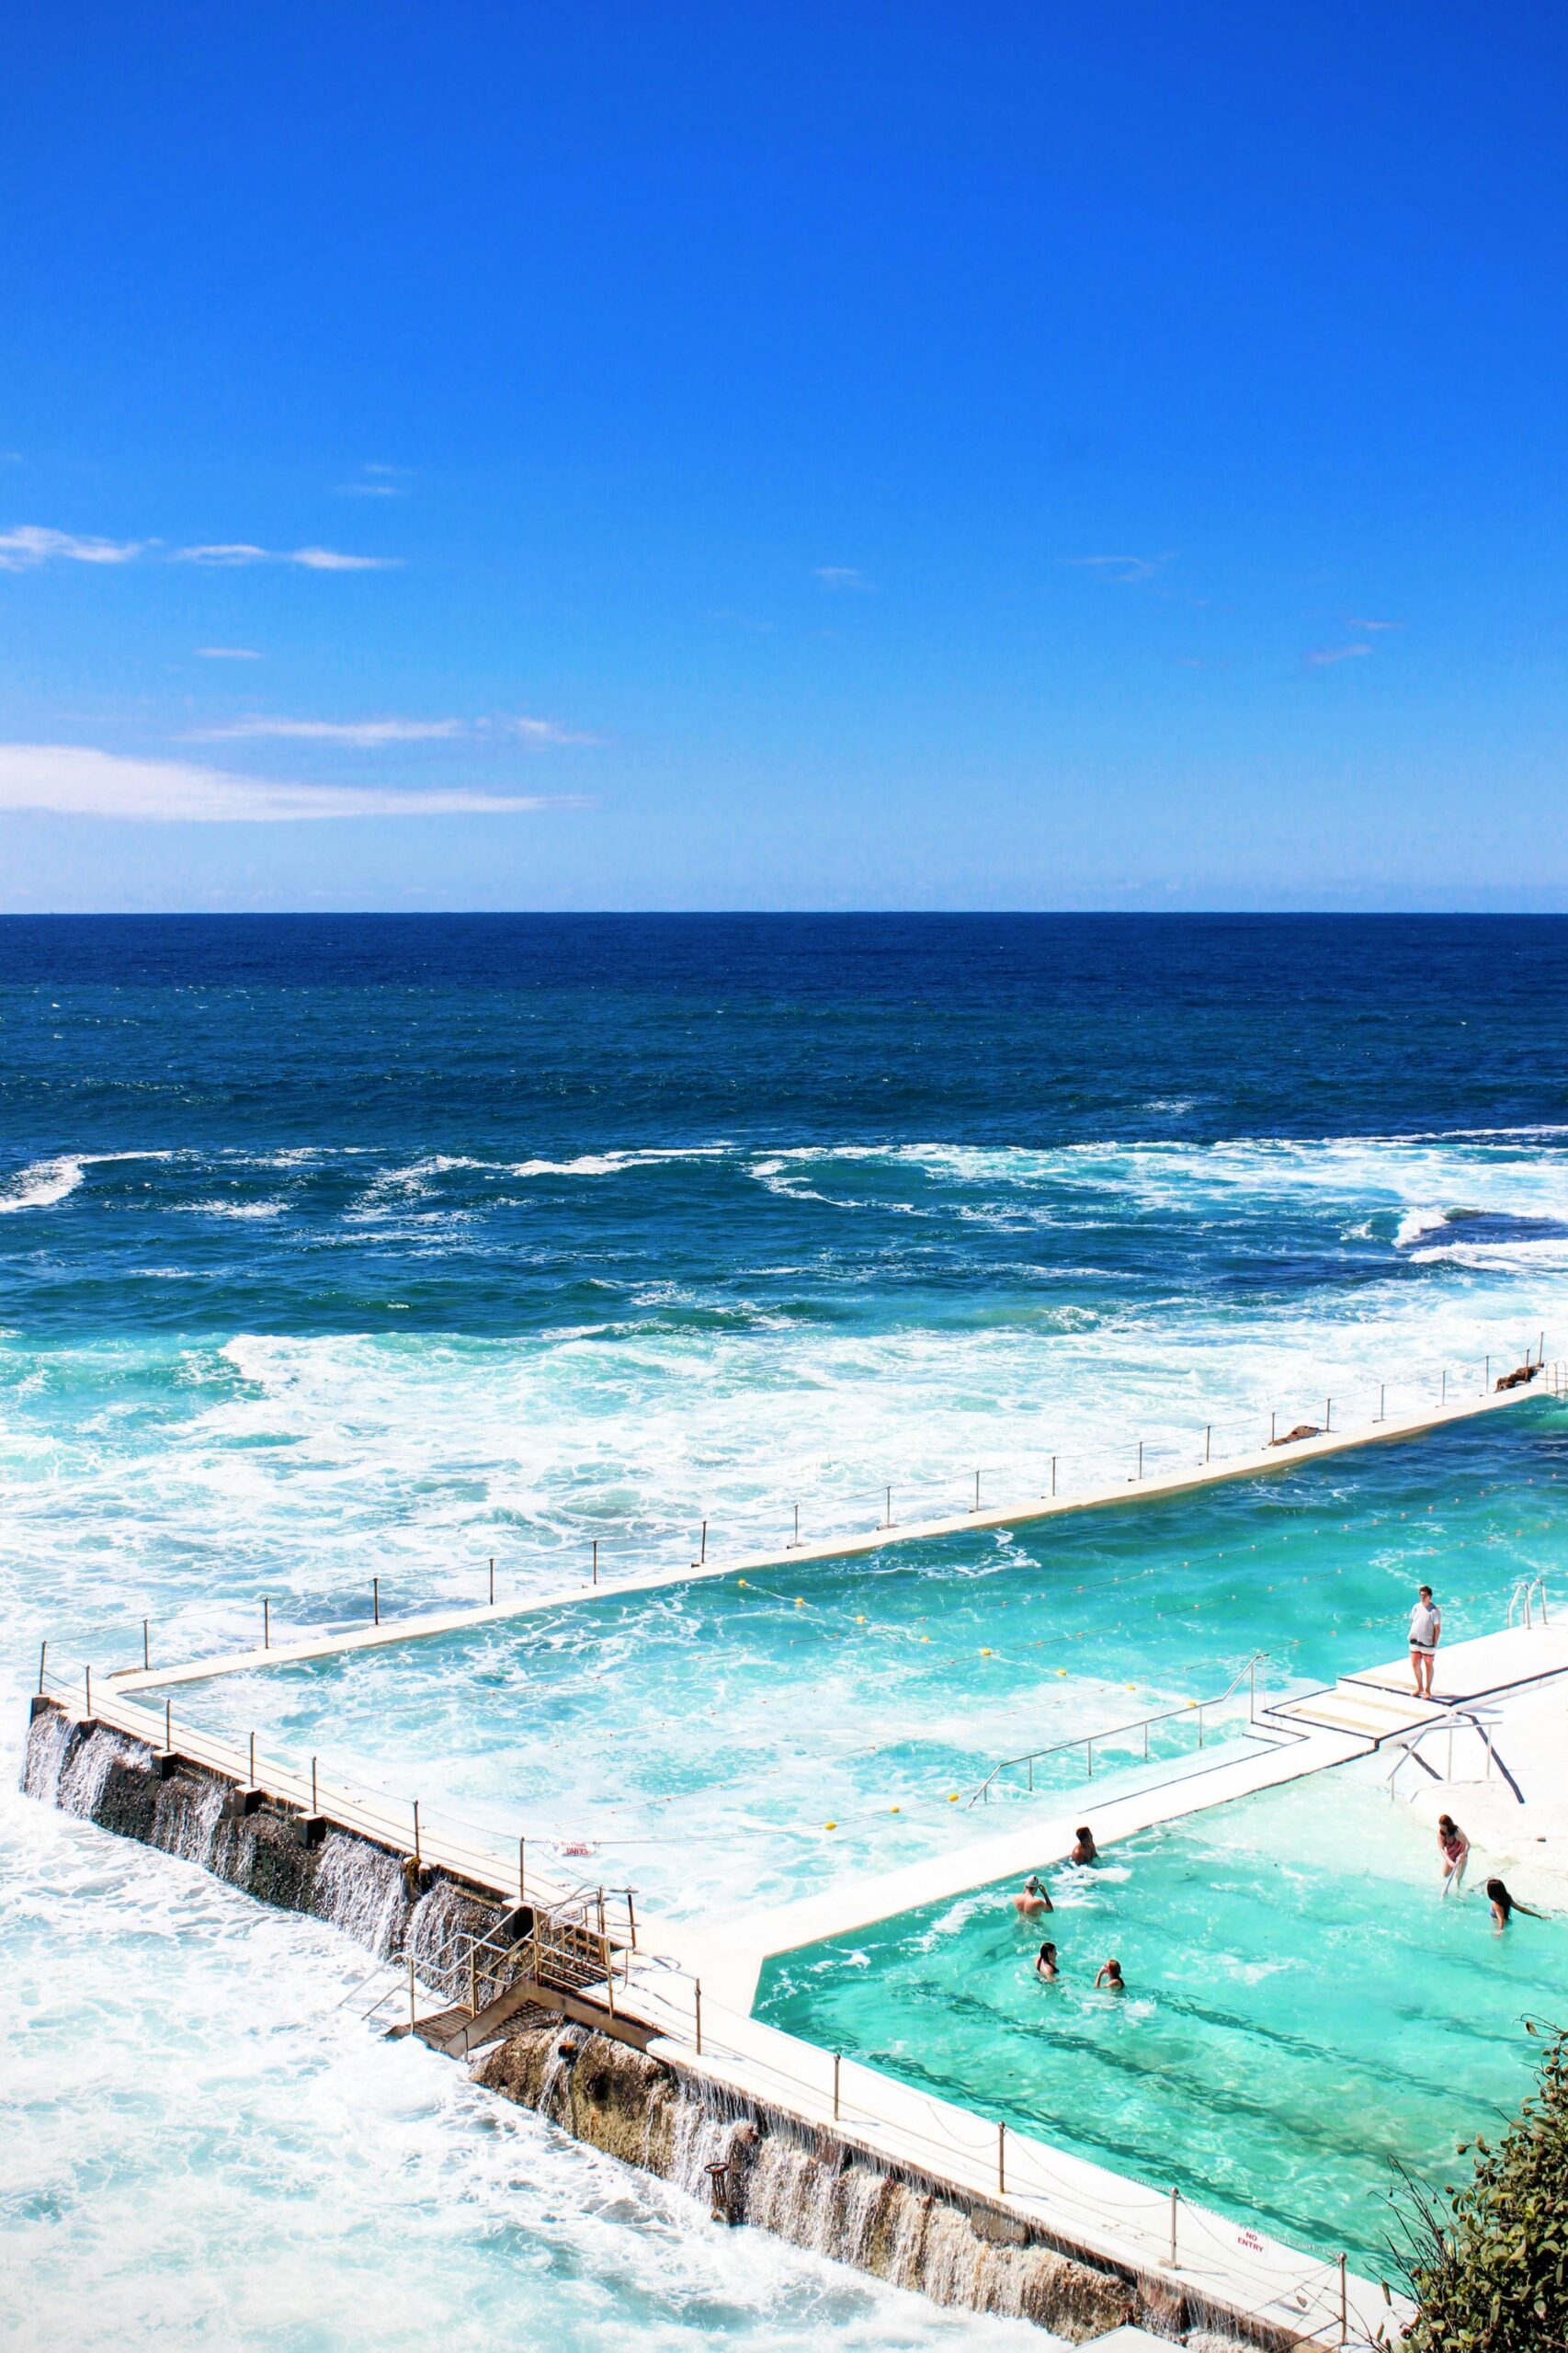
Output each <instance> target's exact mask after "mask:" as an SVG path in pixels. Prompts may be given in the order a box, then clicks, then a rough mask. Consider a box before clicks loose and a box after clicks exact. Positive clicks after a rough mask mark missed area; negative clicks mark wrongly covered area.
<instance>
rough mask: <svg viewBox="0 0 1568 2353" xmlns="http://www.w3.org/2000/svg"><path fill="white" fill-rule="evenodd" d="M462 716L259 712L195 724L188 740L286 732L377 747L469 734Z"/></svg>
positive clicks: (295, 737)
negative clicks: (210, 723)
mask: <svg viewBox="0 0 1568 2353" xmlns="http://www.w3.org/2000/svg"><path fill="white" fill-rule="evenodd" d="M467 732H468V730H467V726H466V723H465V722H464V721H462V720H460V719H268V718H267V717H265V716H264V715H263V714H261V713H260V712H256V713H255V714H253V715H251V716H249V717H246V718H244V719H231V720H230V721H229V722H227V723H226V724H225V725H224V726H222V727H192V728H190V729H188V730H187V734H186V739H185V740H186V742H187V744H224V743H233V742H239V741H243V740H244V739H245V738H247V737H254V736H258V735H277V736H282V737H284V738H286V739H289V740H290V741H292V742H296V743H308V744H356V745H362V746H365V747H368V748H373V747H374V746H375V745H381V744H429V743H434V742H436V741H437V740H439V739H441V738H443V737H447V738H449V737H451V736H453V735H462V734H466V733H467Z"/></svg>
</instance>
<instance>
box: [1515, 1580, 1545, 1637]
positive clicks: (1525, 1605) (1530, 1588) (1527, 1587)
mask: <svg viewBox="0 0 1568 2353" xmlns="http://www.w3.org/2000/svg"><path fill="white" fill-rule="evenodd" d="M1538 1594H1539V1595H1540V1622H1541V1624H1542V1625H1543V1626H1544V1625H1545V1624H1546V1622H1547V1617H1546V1579H1545V1578H1544V1577H1521V1578H1520V1579H1519V1582H1518V1584H1517V1586H1515V1587H1514V1590H1513V1594H1512V1597H1510V1599H1509V1602H1508V1623H1509V1625H1510V1626H1511V1625H1512V1624H1513V1623H1514V1613H1515V1611H1516V1610H1517V1611H1519V1613H1520V1614H1521V1615H1522V1617H1523V1619H1524V1622H1525V1624H1526V1626H1527V1627H1530V1626H1533V1625H1534V1623H1535V1620H1534V1617H1533V1616H1532V1614H1531V1611H1532V1605H1533V1603H1534V1601H1535V1597H1536V1596H1537V1595H1538Z"/></svg>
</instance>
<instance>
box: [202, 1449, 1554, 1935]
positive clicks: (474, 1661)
mask: <svg viewBox="0 0 1568 2353" xmlns="http://www.w3.org/2000/svg"><path fill="white" fill-rule="evenodd" d="M1565 1427H1568V1416H1565V1415H1563V1414H1562V1411H1561V1409H1557V1408H1552V1407H1550V1406H1545V1405H1543V1406H1542V1407H1541V1408H1540V1409H1537V1408H1533V1407H1532V1408H1531V1409H1530V1410H1529V1413H1528V1415H1520V1416H1519V1417H1517V1419H1511V1420H1510V1421H1509V1423H1508V1424H1507V1425H1506V1426H1502V1427H1500V1426H1499V1425H1497V1424H1495V1423H1489V1424H1478V1425H1472V1426H1469V1427H1463V1426H1460V1427H1451V1428H1449V1429H1447V1430H1443V1431H1439V1432H1436V1433H1434V1434H1433V1435H1431V1436H1430V1437H1428V1438H1424V1439H1422V1440H1420V1441H1418V1442H1415V1443H1411V1444H1406V1445H1401V1446H1392V1447H1389V1448H1387V1449H1373V1450H1370V1451H1369V1452H1366V1453H1363V1454H1358V1455H1351V1456H1344V1457H1339V1458H1336V1459H1333V1460H1330V1461H1322V1462H1319V1463H1316V1464H1310V1465H1301V1466H1300V1467H1299V1468H1297V1469H1295V1470H1293V1471H1282V1472H1280V1473H1278V1475H1277V1476H1274V1477H1271V1478H1267V1479H1263V1480H1252V1481H1247V1482H1244V1483H1237V1484H1235V1485H1233V1486H1225V1487H1219V1488H1214V1489H1210V1490H1208V1491H1205V1492H1204V1493H1202V1494H1199V1495H1189V1496H1185V1497H1177V1498H1172V1499H1171V1500H1169V1501H1167V1502H1165V1503H1158V1504H1153V1505H1150V1506H1144V1507H1142V1508H1141V1509H1139V1510H1136V1511H1109V1512H1102V1513H1097V1514H1091V1515H1085V1517H1083V1518H1074V1519H1070V1520H1064V1521H1058V1522H1055V1523H1052V1524H1050V1525H1047V1526H1037V1527H1035V1528H1032V1529H1023V1530H1019V1531H1017V1532H1016V1533H1014V1534H1011V1535H1010V1534H1007V1533H1006V1532H1003V1533H1002V1534H1000V1535H997V1534H989V1533H988V1534H985V1535H981V1534H979V1533H977V1534H976V1535H975V1536H973V1537H961V1536H960V1537H956V1538H952V1539H949V1540H943V1541H941V1542H935V1543H931V1544H928V1545H925V1546H920V1547H911V1548H908V1549H907V1550H903V1549H901V1550H898V1551H894V1552H888V1553H886V1554H884V1555H882V1556H881V1557H876V1558H869V1559H860V1560H856V1561H849V1562H827V1563H813V1564H811V1565H810V1566H805V1567H802V1568H801V1569H799V1570H797V1571H794V1572H777V1571H776V1572H772V1573H769V1574H759V1575H757V1576H756V1577H753V1578H749V1579H747V1580H746V1581H745V1582H744V1584H742V1583H741V1582H740V1581H738V1580H735V1579H725V1580H721V1581H715V1582H712V1583H709V1584H695V1585H691V1586H676V1587H672V1588H669V1589H667V1590H665V1591H664V1592H661V1593H658V1594H654V1595H638V1596H629V1597H626V1598H624V1599H619V1600H618V1599H617V1598H616V1597H615V1596H614V1594H613V1592H610V1591H608V1590H607V1591H606V1593H605V1594H604V1596H603V1597H602V1598H599V1599H597V1600H594V1601H592V1602H588V1603H585V1604H581V1605H577V1606H574V1607H573V1608H564V1609H555V1610H551V1611H545V1612H542V1613H540V1615H539V1616H537V1617H530V1618H526V1619H520V1620H516V1621H514V1622H511V1623H504V1624H495V1625H489V1626H485V1627H483V1628H480V1629H477V1630H475V1631H472V1632H469V1633H464V1634H461V1635H454V1636H451V1637H443V1638H441V1639H439V1640H436V1641H430V1642H421V1643H414V1644H410V1645H409V1646H408V1647H407V1648H406V1649H401V1648H397V1647H392V1648H390V1649H384V1650H381V1651H371V1652H363V1653H358V1654H348V1655H347V1656H340V1657H335V1658H328V1659H324V1660H319V1661H316V1662H312V1663H309V1664H305V1665H295V1666H280V1667H278V1668H274V1669H271V1670H268V1671H266V1672H262V1673H257V1674H252V1675H245V1676H241V1677H226V1678H221V1679H218V1680H215V1681H213V1682H211V1683H210V1684H206V1685H196V1686H191V1687H186V1688H182V1689H181V1690H179V1691H178V1692H176V1694H175V1705H176V1717H177V1718H180V1719H183V1720H186V1721H188V1722H193V1723H197V1724H200V1725H202V1726H205V1727H206V1728H208V1729H210V1730H213V1731H221V1732H224V1733H229V1734H230V1735H233V1736H239V1737H243V1736H244V1734H245V1733H248V1732H250V1731H255V1732H256V1734H257V1738H258V1742H259V1743H260V1744H261V1745H263V1748H264V1750H265V1751H267V1752H269V1753H271V1754H273V1755H275V1756H286V1757H291V1758H293V1759H296V1760H301V1761H302V1760H303V1759H304V1758H305V1757H307V1756H309V1755H311V1754H314V1753H319V1754H320V1755H321V1756H322V1760H323V1770H324V1772H330V1773H331V1774H333V1775H335V1776H336V1777H337V1778H339V1779H343V1778H358V1779H364V1780H366V1781H369V1782H370V1783H372V1784H374V1785H376V1786H379V1787H382V1788H385V1789H386V1790H389V1791H392V1792H394V1793H395V1794H397V1795H398V1796H400V1797H403V1798H411V1797H415V1796H417V1797H420V1798H421V1799H422V1801H423V1802H424V1803H425V1804H426V1807H427V1808H429V1809H430V1810H431V1811H432V1813H433V1812H434V1810H435V1809H436V1808H437V1805H438V1806H440V1807H442V1808H445V1809H446V1810H447V1811H448V1812H449V1813H464V1814H467V1815H469V1816H470V1817H472V1818H473V1819H475V1820H478V1821H483V1822H488V1823H493V1824H495V1825H496V1827H497V1828H498V1829H500V1830H505V1831H506V1832H509V1833H510V1835H511V1836H517V1833H518V1831H519V1830H522V1831H525V1832H526V1834H527V1835H528V1838H529V1839H530V1841H535V1842H537V1844H538V1848H539V1850H540V1853H541V1857H543V1856H547V1855H548V1854H549V1853H550V1852H551V1849H552V1848H553V1849H554V1850H555V1851H556V1852H558V1853H567V1854H573V1853H575V1855H576V1857H577V1861H578V1868H577V1870H575V1871H574V1876H582V1875H590V1876H592V1877H595V1878H598V1879H602V1880H604V1881H606V1882H607V1883H608V1884H613V1885H618V1886H619V1885H621V1884H625V1883H628V1882H630V1883H631V1884H633V1885H634V1886H636V1887H637V1888H638V1889H639V1890H640V1891H641V1892H642V1894H643V1895H644V1897H645V1898H646V1900H647V1902H648V1903H649V1904H650V1905H652V1906H655V1907H656V1908H658V1909H659V1910H661V1911H664V1912H665V1913H670V1914H675V1915H688V1916H689V1915H703V1916H705V1917H706V1918H708V1919H709V1920H710V1921H715V1922H717V1921H722V1920H723V1919H724V1918H725V1917H727V1916H733V1915H736V1914H738V1913H740V1912H743V1911H745V1910H748V1909H750V1908H752V1907H753V1906H755V1905H756V1904H769V1905H771V1904H782V1903H786V1902H789V1901H791V1900H793V1899H794V1898H795V1897H797V1896H799V1895H802V1894H806V1893H813V1892H816V1891H818V1890H821V1889H823V1888H824V1887H825V1886H828V1885H830V1884H832V1883H833V1882H834V1881H841V1880H843V1879H845V1878H847V1877H849V1876H852V1875H856V1874H859V1873H863V1872H864V1871H866V1870H872V1869H874V1870H892V1869H893V1868H896V1867H898V1866H900V1865H902V1864H905V1863H910V1862H914V1861H917V1860H919V1859H923V1858H925V1857H926V1856H928V1855H932V1854H935V1853H937V1852H941V1851H945V1850H947V1849H949V1848H950V1847H953V1846H955V1845H957V1844H960V1843H961V1842H964V1841H969V1840H972V1839H974V1838H976V1837H977V1836H981V1835H983V1833H985V1832H986V1831H991V1830H995V1829H999V1828H1002V1827H1004V1826H1006V1825H1007V1824H1010V1823H1012V1822H1016V1821H1019V1820H1021V1819H1022V1818H1023V1817H1022V1816H1020V1814H1019V1813H1017V1808H1019V1807H1020V1806H1027V1805H1028V1803H1029V1802H1030V1800H1029V1798H1028V1793H1027V1790H1026V1788H1025V1787H1024V1785H1023V1782H1022V1780H1021V1779H1020V1778H1015V1779H1014V1780H1013V1781H1012V1782H1011V1783H1009V1784H1007V1785H1006V1786H1005V1787H1002V1788H999V1790H998V1793H997V1799H996V1802H994V1803H992V1804H988V1805H984V1806H979V1805H977V1806H974V1807H971V1805H970V1804H969V1803H968V1799H969V1797H970V1795H971V1792H972V1791H973V1790H974V1789H975V1788H976V1786H977V1785H978V1784H979V1783H980V1782H981V1781H982V1780H983V1778H984V1776H985V1775H986V1773H987V1772H988V1771H989V1770H990V1768H991V1767H992V1766H993V1765H994V1764H995V1763H996V1762H997V1760H998V1759H1000V1758H1003V1757H1006V1756H1013V1755H1017V1753H1019V1752H1020V1751H1022V1750H1026V1749H1030V1748H1044V1747H1046V1746H1048V1745H1051V1744H1053V1743H1055V1742H1058V1741H1065V1740H1069V1739H1072V1738H1074V1737H1080V1738H1081V1737H1082V1735H1083V1734H1084V1733H1085V1732H1087V1731H1097V1730H1102V1729H1103V1728H1105V1727H1106V1726H1108V1725H1112V1724H1117V1723H1119V1722H1126V1721H1128V1720H1129V1719H1132V1718H1136V1717H1140V1716H1142V1715H1144V1714H1147V1713H1149V1712H1151V1711H1153V1710H1155V1709H1159V1708H1162V1707H1166V1706H1171V1705H1175V1706H1176V1707H1177V1708H1179V1707H1180V1704H1181V1702H1182V1701H1183V1700H1184V1699H1188V1698H1193V1697H1203V1696H1205V1695H1207V1694H1209V1693H1211V1692H1215V1691H1218V1690H1219V1689H1221V1688H1222V1686H1223V1685H1224V1684H1225V1683H1226V1682H1228V1681H1229V1680H1230V1678H1231V1677H1232V1676H1233V1674H1234V1673H1235V1672H1236V1671H1237V1669H1238V1668H1239V1667H1240V1666H1241V1665H1243V1663H1244V1661H1245V1659H1246V1658H1247V1656H1248V1654H1250V1653H1251V1652H1252V1651H1254V1650H1258V1649H1261V1650H1263V1651H1266V1652H1267V1654H1268V1660H1269V1664H1268V1665H1267V1666H1266V1667H1265V1668H1264V1669H1263V1670H1261V1673H1260V1683H1261V1684H1262V1685H1263V1686H1267V1688H1270V1689H1273V1690H1276V1691H1278V1690H1279V1689H1281V1688H1286V1687H1288V1686H1290V1685H1295V1686H1298V1687H1300V1686H1302V1685H1310V1684H1321V1683H1324V1682H1326V1681H1331V1680H1332V1679H1333V1677H1335V1674H1336V1673H1337V1672H1338V1670H1339V1668H1340V1666H1341V1665H1342V1664H1343V1665H1344V1666H1346V1668H1353V1667H1360V1666H1365V1665H1369V1664H1370V1663H1372V1662H1374V1661H1376V1660H1379V1659H1381V1658H1384V1657H1388V1656H1391V1655H1393V1654H1396V1653H1397V1652H1398V1650H1399V1647H1400V1643H1401V1638H1402V1635H1403V1625H1404V1617H1405V1611H1406V1609H1407V1608H1408V1604H1409V1599H1410V1595H1411V1589H1412V1586H1413V1585H1414V1583H1415V1580H1416V1579H1417V1578H1418V1577H1427V1578H1430V1579H1432V1580H1433V1581H1434V1582H1436V1583H1437V1586H1438V1589H1439V1593H1440V1596H1441V1598H1442V1600H1443V1602H1444V1606H1445V1611H1446V1628H1447V1632H1448V1635H1449V1639H1450V1640H1458V1639H1460V1638H1462V1637H1463V1636H1465V1635H1466V1634H1471V1633H1480V1632H1484V1631H1489V1630H1490V1629H1492V1628H1494V1627H1495V1626H1497V1625H1500V1624H1501V1623H1502V1622H1503V1620H1504V1617H1505V1615H1506V1607H1507V1597H1508V1593H1509V1591H1510V1589H1511V1586H1512V1584H1513V1582H1514V1580H1515V1578H1516V1577H1517V1576H1519V1575H1522V1574H1527V1573H1528V1574H1536V1573H1541V1572H1544V1573H1545V1574H1548V1575H1554V1574H1561V1564H1562V1539H1561V1533H1560V1530H1559V1529H1558V1526H1557V1524H1556V1522H1555V1519H1554V1518H1553V1515H1552V1510H1551V1506H1552V1503H1553V1501H1554V1499H1553V1498H1552V1497H1551V1485H1552V1483H1553V1481H1554V1480H1555V1479H1556V1478H1557V1476H1558V1472H1559V1466H1560V1465H1561V1464H1562V1461H1563V1459H1564V1451H1565V1449H1564V1439H1563V1436H1562V1432H1563V1430H1564V1428H1565ZM1244 1696H1245V1695H1244V1693H1243V1695H1242V1698H1243V1699H1244ZM1244 1732H1245V1725H1244V1710H1243V1711H1242V1713H1241V1714H1240V1716H1236V1715H1233V1717H1232V1719H1231V1721H1230V1725H1229V1736H1230V1737H1231V1738H1232V1739H1236V1738H1241V1737H1244ZM1216 1753H1217V1752H1216V1746H1215V1743H1214V1733H1213V1727H1212V1726H1210V1745H1209V1747H1208V1748H1207V1749H1206V1750H1205V1752H1204V1755H1203V1756H1199V1755H1198V1753H1197V1744H1196V1737H1195V1733H1194V1732H1193V1731H1192V1730H1191V1729H1190V1728H1189V1727H1188V1726H1187V1724H1185V1723H1184V1722H1181V1721H1179V1720H1178V1721H1177V1722H1175V1723H1174V1724H1172V1725H1171V1726H1168V1727H1166V1728H1165V1730H1164V1731H1162V1732H1159V1733H1156V1734H1155V1735H1154V1737H1153V1743H1152V1758H1151V1763H1150V1766H1149V1767H1148V1768H1143V1767H1142V1762H1141V1758H1140V1757H1139V1756H1138V1749H1137V1744H1134V1745H1133V1746H1132V1747H1131V1748H1130V1749H1128V1750H1124V1751H1123V1752H1121V1754H1120V1756H1118V1755H1117V1753H1116V1752H1115V1751H1110V1752H1108V1753H1106V1754H1105V1755H1104V1756H1103V1757H1102V1763H1105V1764H1109V1765H1112V1766H1114V1767H1115V1768H1116V1774H1117V1785H1118V1786H1120V1787H1128V1786H1131V1785H1133V1783H1134V1782H1135V1781H1136V1779H1138V1778H1139V1777H1140V1776H1142V1774H1143V1773H1144V1772H1145V1770H1146V1771H1147V1773H1148V1774H1149V1775H1150V1776H1159V1775H1164V1774H1166V1773H1168V1772H1170V1771H1171V1770H1173V1769H1178V1768H1189V1767H1195V1766H1199V1765H1201V1764H1203V1763H1206V1762H1212V1761H1214V1758H1215V1755H1216ZM1108 1786H1109V1777H1106V1778H1105V1779H1102V1778H1100V1777H1099V1776H1098V1775H1096V1782H1095V1789H1096V1792H1103V1790H1105V1789H1106V1788H1107V1787H1108ZM1082 1787H1083V1779H1082V1755H1081V1751H1080V1752H1079V1753H1078V1754H1076V1755H1074V1756H1062V1757H1059V1758H1057V1759H1056V1760H1054V1761H1053V1762H1051V1763H1047V1764H1044V1765H1042V1766H1041V1767H1040V1768H1039V1769H1038V1771H1037V1774H1036V1779H1035V1792H1034V1802H1035V1803H1037V1804H1040V1805H1043V1804H1047V1803H1049V1802H1051V1799H1052V1798H1053V1797H1055V1798H1057V1799H1060V1798H1061V1797H1062V1795H1064V1794H1066V1793H1069V1792H1076V1791H1077V1790H1080V1789H1081V1788H1082Z"/></svg>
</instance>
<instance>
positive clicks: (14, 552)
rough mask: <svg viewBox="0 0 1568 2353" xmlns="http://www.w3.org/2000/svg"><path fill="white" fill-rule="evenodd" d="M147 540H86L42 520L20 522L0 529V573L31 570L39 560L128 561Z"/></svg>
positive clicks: (138, 551)
mask: <svg viewBox="0 0 1568 2353" xmlns="http://www.w3.org/2000/svg"><path fill="white" fill-rule="evenodd" d="M150 544H153V542H149V541H147V540H96V539H84V538H83V537H82V536H81V534H80V533H79V532H76V531H51V530H49V529H46V528H45V527H44V526H43V525H42V524H40V523H18V524H17V527H16V529H15V530H11V531H0V572H31V571H32V570H33V569H34V568H35V566H37V565H38V564H40V563H130V562H131V558H132V557H133V556H139V555H140V554H141V553H142V549H143V548H144V547H146V546H148V545H150Z"/></svg>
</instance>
